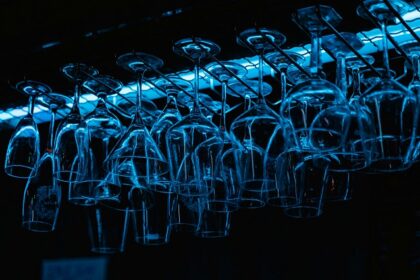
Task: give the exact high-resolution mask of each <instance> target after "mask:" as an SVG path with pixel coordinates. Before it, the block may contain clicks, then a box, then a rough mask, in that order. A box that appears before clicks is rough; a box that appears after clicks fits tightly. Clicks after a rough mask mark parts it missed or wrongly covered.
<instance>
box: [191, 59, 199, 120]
mask: <svg viewBox="0 0 420 280" xmlns="http://www.w3.org/2000/svg"><path fill="white" fill-rule="evenodd" d="M194 64H195V65H194V105H193V112H195V113H198V112H200V105H199V102H200V99H199V98H200V97H199V96H198V90H199V89H200V58H197V59H196V60H195V63H194Z"/></svg>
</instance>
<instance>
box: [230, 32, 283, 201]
mask: <svg viewBox="0 0 420 280" xmlns="http://www.w3.org/2000/svg"><path fill="white" fill-rule="evenodd" d="M260 32H262V33H264V35H266V37H268V38H269V39H270V40H272V41H273V42H274V43H275V44H276V45H281V44H283V43H284V42H285V41H286V38H285V36H284V35H283V34H281V33H280V32H277V31H275V30H270V29H266V28H264V29H260V31H257V30H256V29H255V28H251V29H247V30H245V31H243V32H241V33H240V34H239V36H238V37H237V43H238V44H240V45H241V46H245V47H249V45H251V46H252V47H253V48H254V49H255V50H256V51H257V52H258V54H259V56H258V57H259V64H258V70H259V71H258V73H259V76H258V91H257V93H258V99H257V102H256V104H255V105H254V106H252V107H250V108H249V109H248V110H246V111H245V112H244V113H242V114H241V115H239V116H238V117H237V118H236V119H235V120H234V121H233V122H232V124H231V127H230V132H231V134H232V137H233V138H234V139H235V141H238V142H239V143H240V144H241V146H242V147H243V149H242V151H241V154H240V160H239V163H240V167H239V169H240V171H241V175H240V176H241V179H242V180H241V181H242V186H241V189H242V190H241V192H242V193H241V198H240V206H241V207H244V208H259V207H263V206H264V205H265V202H264V197H265V195H266V193H267V192H268V191H269V190H270V188H271V187H272V184H268V183H267V182H266V178H265V177H264V159H265V155H266V152H267V147H268V143H269V139H270V138H271V137H272V135H273V133H274V131H275V130H276V127H277V125H279V124H281V120H280V116H279V115H278V114H276V113H275V112H274V111H273V110H272V109H271V108H270V107H269V106H268V105H267V103H266V102H265V99H264V95H263V92H264V88H263V85H264V84H263V76H264V61H263V54H264V52H266V51H268V50H272V46H271V45H270V44H269V43H268V42H267V41H266V40H265V39H264V37H263V36H262V35H261V33H260Z"/></svg>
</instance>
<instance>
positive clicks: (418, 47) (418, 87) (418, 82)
mask: <svg viewBox="0 0 420 280" xmlns="http://www.w3.org/2000/svg"><path fill="white" fill-rule="evenodd" d="M401 48H402V49H403V50H404V51H405V52H406V53H407V54H408V56H409V58H410V60H411V65H412V68H411V69H412V72H413V78H412V80H411V81H410V83H409V85H408V88H409V89H410V90H411V91H413V93H414V94H415V95H416V96H417V102H419V101H420V72H419V71H420V67H419V66H420V65H419V63H420V44H419V43H418V42H417V41H408V42H404V43H403V44H401ZM407 64H408V63H406V65H407ZM419 118H420V110H419V109H418V108H417V114H416V122H417V123H416V124H417V125H416V131H415V137H416V139H415V141H414V148H413V151H412V155H411V161H413V162H417V161H419V160H420V128H419Z"/></svg>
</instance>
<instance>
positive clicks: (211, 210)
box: [195, 61, 247, 238]
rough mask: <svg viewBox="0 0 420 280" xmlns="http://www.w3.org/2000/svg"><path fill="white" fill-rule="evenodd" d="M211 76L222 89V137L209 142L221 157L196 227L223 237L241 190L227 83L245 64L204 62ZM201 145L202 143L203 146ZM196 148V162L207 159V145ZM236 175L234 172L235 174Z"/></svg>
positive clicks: (243, 70) (207, 235)
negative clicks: (228, 120) (228, 115)
mask: <svg viewBox="0 0 420 280" xmlns="http://www.w3.org/2000/svg"><path fill="white" fill-rule="evenodd" d="M206 69H207V71H208V73H210V74H211V77H210V76H208V77H207V76H206V78H208V79H210V83H213V84H215V79H217V80H218V81H220V83H221V86H222V90H221V97H222V101H221V110H220V113H221V117H220V121H219V131H220V133H221V139H220V140H221V141H220V142H213V143H212V145H213V146H216V148H215V149H214V150H217V151H218V150H219V149H220V150H221V152H220V153H219V154H218V155H216V156H217V157H220V158H219V159H217V161H218V162H219V165H213V166H212V167H213V168H214V170H212V171H211V174H213V176H214V177H215V179H214V182H215V183H214V192H213V193H212V194H211V195H209V197H208V198H207V200H204V201H202V204H203V205H202V213H201V219H200V223H199V225H198V228H197V233H196V234H197V235H198V236H200V237H204V238H216V237H225V236H227V235H228V234H229V230H230V220H231V213H232V212H233V211H235V210H237V208H238V198H239V194H240V192H239V190H240V185H239V184H240V179H239V178H238V176H237V175H238V173H236V171H237V168H238V165H237V162H238V161H237V160H238V159H237V155H238V152H239V147H238V144H237V143H235V142H234V140H233V139H232V138H231V137H230V135H229V134H228V133H227V128H226V127H227V123H226V111H227V106H226V92H227V83H228V81H229V80H231V79H233V78H234V77H235V78H237V79H241V78H242V77H243V76H245V75H246V73H247V70H246V68H245V67H243V66H241V65H239V64H236V63H233V62H224V61H222V62H217V63H216V62H214V63H210V64H208V65H207V66H206ZM203 148H204V147H203ZM203 148H201V147H200V148H197V149H196V152H195V160H196V162H199V161H202V160H203V159H204V160H206V161H209V160H211V159H207V157H208V156H209V155H211V153H208V152H207V151H208V150H209V148H208V147H206V148H204V149H203ZM235 175H236V176H235Z"/></svg>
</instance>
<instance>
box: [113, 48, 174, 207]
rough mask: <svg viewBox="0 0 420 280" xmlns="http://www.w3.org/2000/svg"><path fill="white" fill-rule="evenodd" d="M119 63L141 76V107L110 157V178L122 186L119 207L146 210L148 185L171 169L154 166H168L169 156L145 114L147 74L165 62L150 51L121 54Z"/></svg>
mask: <svg viewBox="0 0 420 280" xmlns="http://www.w3.org/2000/svg"><path fill="white" fill-rule="evenodd" d="M117 64H118V65H119V66H120V67H122V68H123V69H125V70H127V71H129V72H131V73H134V74H135V75H136V77H137V90H136V106H137V110H136V111H135V114H134V115H133V120H132V122H131V124H130V126H129V127H128V129H127V131H126V132H125V133H124V134H123V135H122V137H121V138H120V139H119V141H118V143H117V144H116V145H115V149H114V150H113V151H112V152H111V153H110V155H109V156H108V158H107V159H106V161H107V162H108V161H109V162H108V163H107V164H109V168H110V170H111V172H110V175H109V176H108V178H107V181H108V183H109V184H113V185H116V186H119V187H120V188H121V189H120V191H119V194H118V196H117V197H115V198H116V199H117V200H118V203H117V204H116V205H115V207H116V208H120V209H129V210H133V211H143V209H145V205H144V203H143V201H142V200H143V199H145V198H149V197H150V191H149V189H148V188H149V184H150V182H151V180H152V178H153V177H154V176H157V175H159V174H161V173H165V172H166V173H167V169H166V170H165V169H160V170H158V171H156V170H155V169H154V168H155V166H165V165H166V159H165V157H164V156H163V154H162V152H161V151H160V150H159V148H158V146H157V145H156V143H155V141H154V140H153V139H152V137H151V136H150V133H149V130H148V129H147V127H146V126H145V124H144V121H143V118H142V114H141V113H142V97H143V94H142V92H143V89H142V86H143V77H144V74H145V72H146V71H147V70H151V69H157V68H160V67H162V66H163V61H162V60H161V59H160V58H157V57H155V56H153V55H150V54H146V53H141V52H131V53H126V54H123V55H121V56H119V57H118V58H117ZM156 172H161V173H159V174H156ZM130 182H131V183H130ZM146 208H147V207H146Z"/></svg>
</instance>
